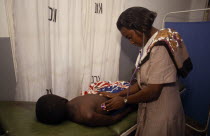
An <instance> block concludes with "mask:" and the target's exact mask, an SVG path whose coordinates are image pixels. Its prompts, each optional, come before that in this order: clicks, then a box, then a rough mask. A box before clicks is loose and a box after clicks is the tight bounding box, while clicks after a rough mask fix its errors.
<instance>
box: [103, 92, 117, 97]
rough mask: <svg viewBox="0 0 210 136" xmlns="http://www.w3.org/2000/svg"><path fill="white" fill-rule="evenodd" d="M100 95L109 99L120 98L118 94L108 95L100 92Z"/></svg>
mask: <svg viewBox="0 0 210 136" xmlns="http://www.w3.org/2000/svg"><path fill="white" fill-rule="evenodd" d="M99 95H100V96H104V97H107V98H114V97H116V96H119V94H118V93H108V92H100V93H99Z"/></svg>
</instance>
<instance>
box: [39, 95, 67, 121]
mask: <svg viewBox="0 0 210 136" xmlns="http://www.w3.org/2000/svg"><path fill="white" fill-rule="evenodd" d="M67 102H68V100H67V99H65V98H62V97H60V96H57V95H53V94H47V95H44V96H42V97H40V98H39V99H38V101H37V103H36V118H37V120H38V121H40V122H42V123H45V124H58V123H61V122H62V121H64V120H65V119H66V116H67V108H66V103H67Z"/></svg>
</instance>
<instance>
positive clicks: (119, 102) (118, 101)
mask: <svg viewBox="0 0 210 136" xmlns="http://www.w3.org/2000/svg"><path fill="white" fill-rule="evenodd" d="M105 105H106V109H105V110H107V111H112V110H117V109H120V108H122V107H124V106H125V103H124V98H123V97H120V96H116V97H113V98H112V99H110V100H108V101H106V102H105Z"/></svg>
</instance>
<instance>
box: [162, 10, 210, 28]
mask: <svg viewBox="0 0 210 136" xmlns="http://www.w3.org/2000/svg"><path fill="white" fill-rule="evenodd" d="M205 10H210V8H204V9H193V10H182V11H174V12H169V13H167V14H166V15H165V16H164V18H163V23H162V28H164V27H165V20H166V18H167V16H168V15H170V14H178V13H186V12H196V11H205Z"/></svg>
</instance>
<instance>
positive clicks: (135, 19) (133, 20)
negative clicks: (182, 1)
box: [117, 7, 157, 33]
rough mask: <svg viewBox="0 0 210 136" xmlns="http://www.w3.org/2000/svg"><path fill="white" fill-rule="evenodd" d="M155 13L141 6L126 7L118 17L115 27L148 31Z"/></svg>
mask: <svg viewBox="0 0 210 136" xmlns="http://www.w3.org/2000/svg"><path fill="white" fill-rule="evenodd" d="M156 16H157V13H155V12H153V11H150V10H148V9H146V8H143V7H131V8H128V9H126V10H125V11H124V12H122V13H121V15H120V16H119V18H118V21H117V28H118V29H119V30H121V29H122V27H125V28H127V29H133V30H138V31H140V32H144V33H149V32H150V30H151V28H152V24H153V22H154V20H155V18H156Z"/></svg>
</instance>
